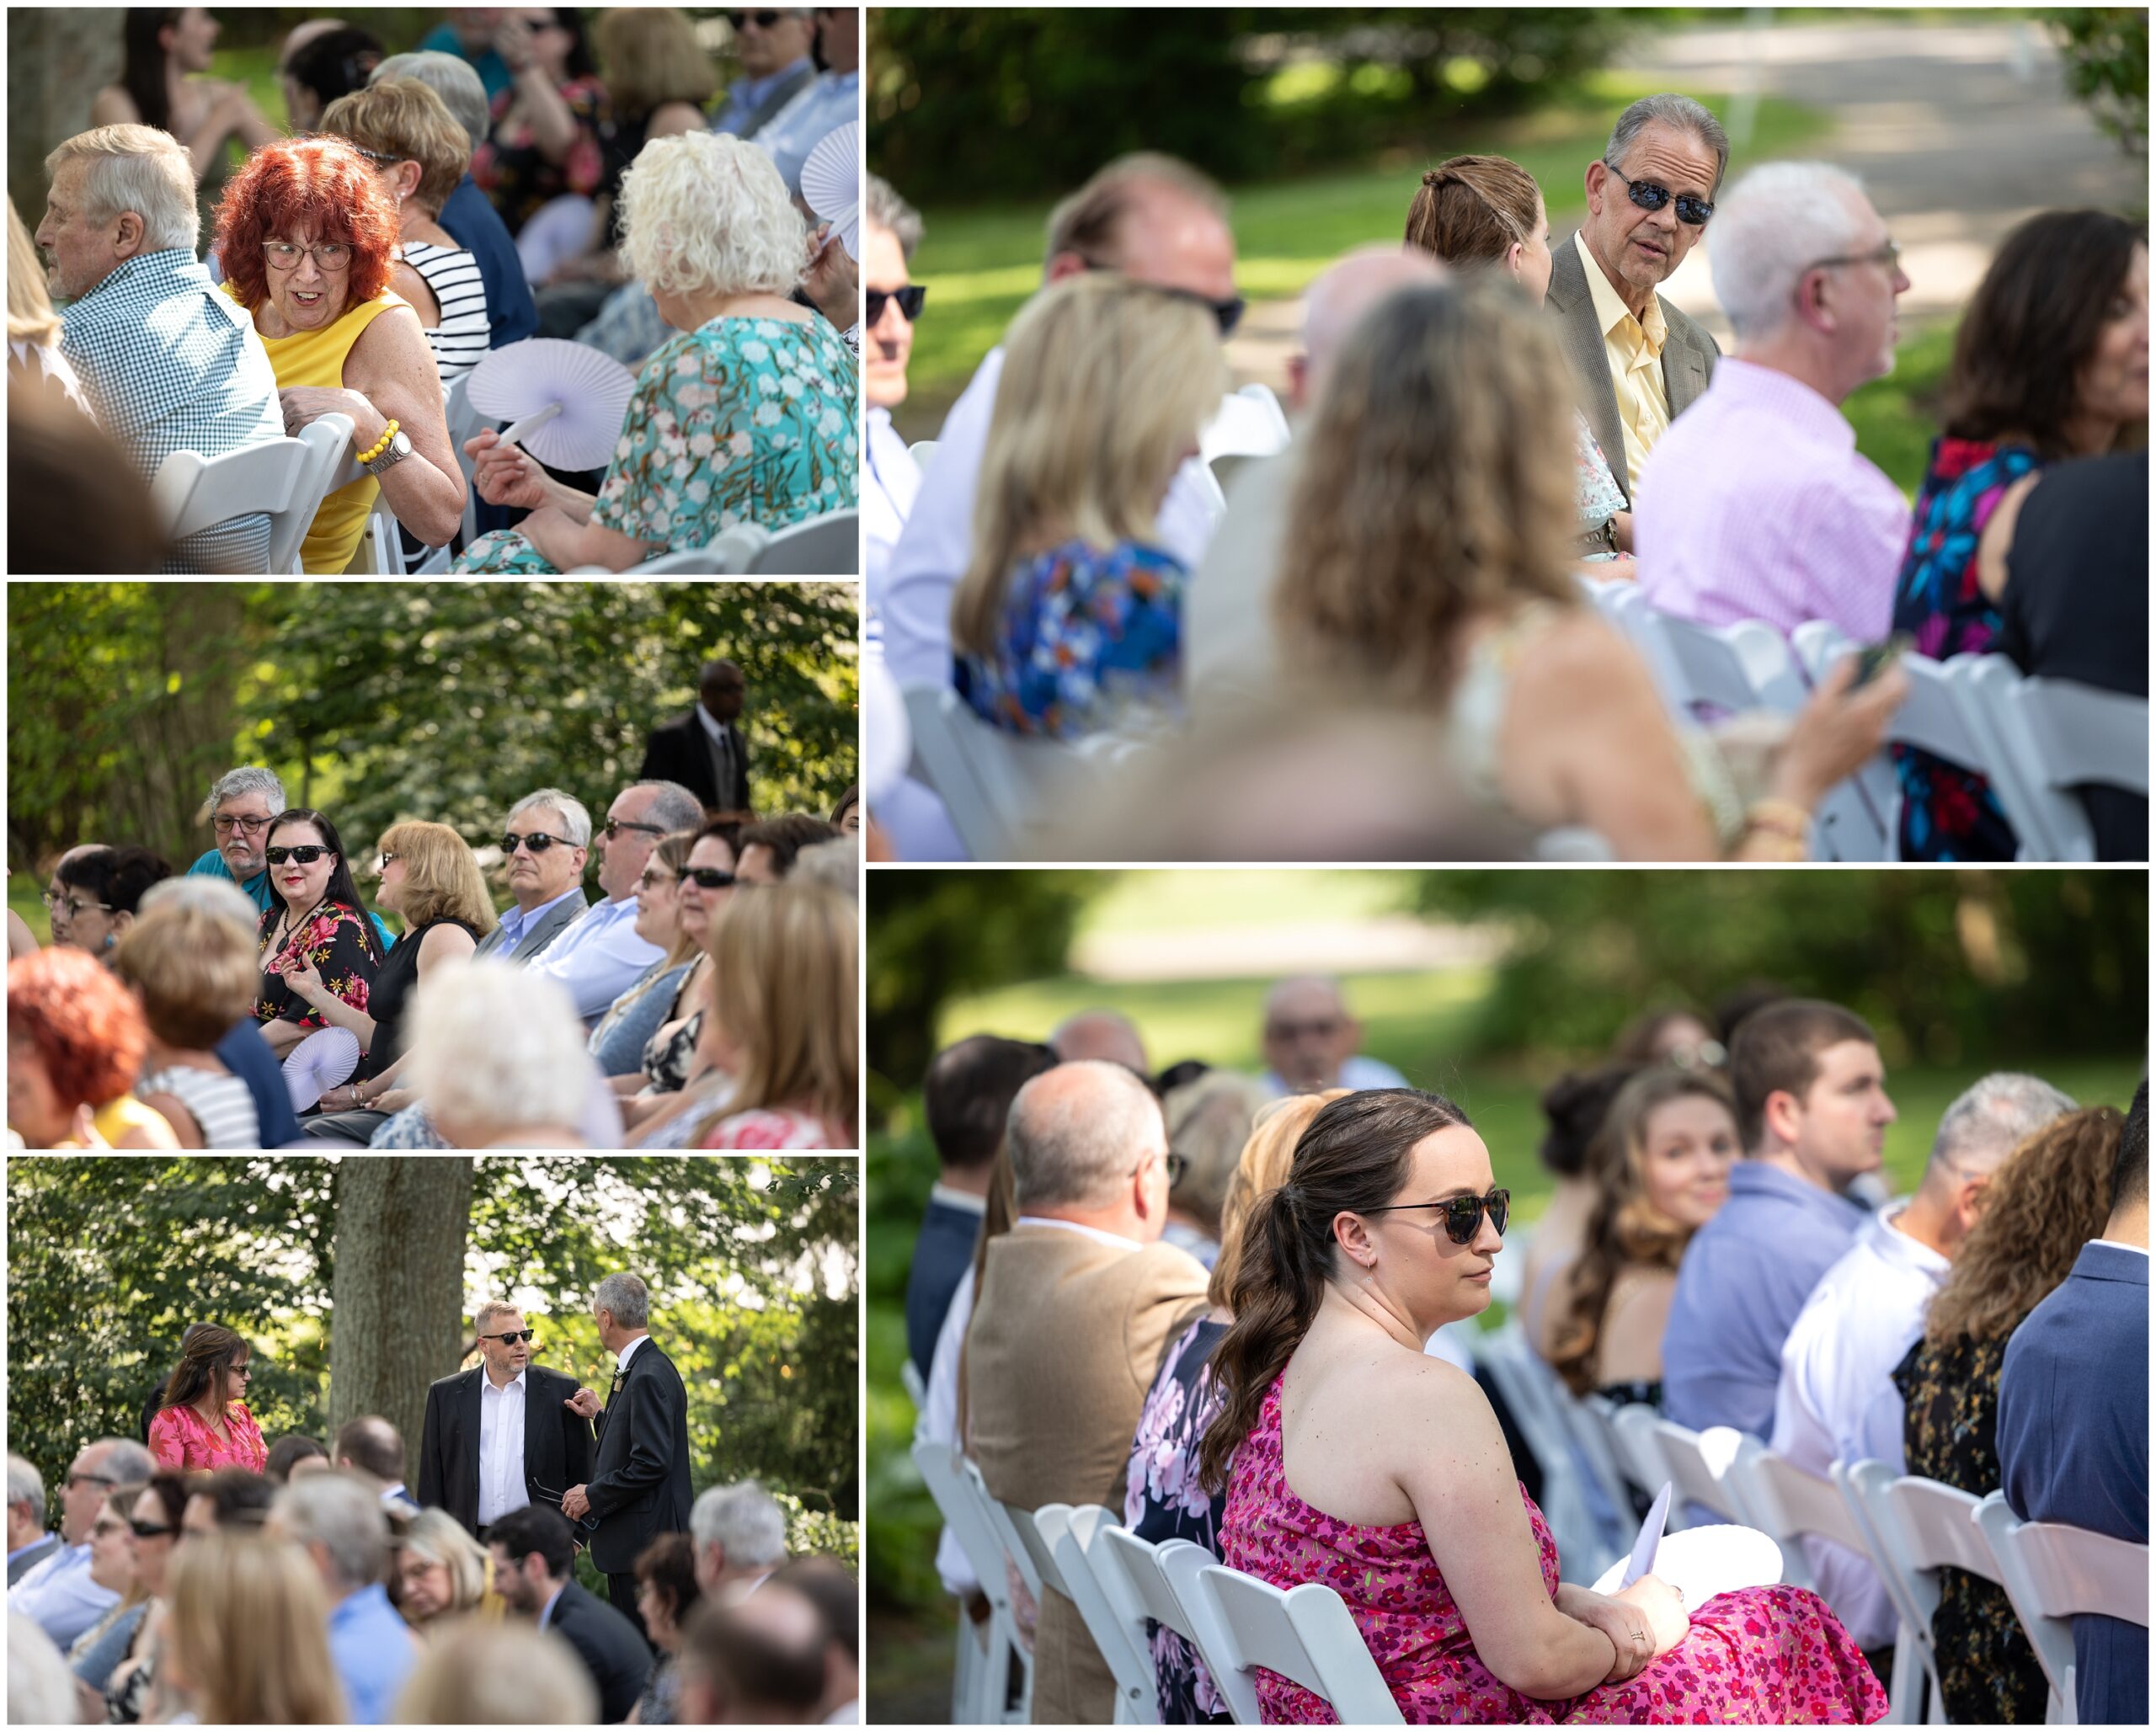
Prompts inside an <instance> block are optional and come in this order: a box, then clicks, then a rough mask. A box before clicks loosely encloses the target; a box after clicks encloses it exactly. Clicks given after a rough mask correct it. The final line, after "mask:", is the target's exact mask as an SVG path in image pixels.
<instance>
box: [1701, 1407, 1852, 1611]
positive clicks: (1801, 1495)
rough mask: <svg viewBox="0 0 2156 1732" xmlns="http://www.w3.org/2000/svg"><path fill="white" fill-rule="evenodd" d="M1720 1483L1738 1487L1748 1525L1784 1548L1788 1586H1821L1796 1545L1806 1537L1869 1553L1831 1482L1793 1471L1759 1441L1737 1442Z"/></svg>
mask: <svg viewBox="0 0 2156 1732" xmlns="http://www.w3.org/2000/svg"><path fill="white" fill-rule="evenodd" d="M1724 1478H1725V1479H1729V1480H1733V1481H1734V1482H1735V1483H1736V1486H1737V1496H1738V1498H1739V1499H1741V1500H1742V1506H1743V1507H1744V1508H1745V1509H1747V1510H1748V1511H1750V1512H1751V1517H1752V1519H1751V1524H1750V1525H1751V1526H1753V1527H1756V1528H1758V1529H1759V1530H1760V1532H1763V1533H1764V1534H1765V1535H1766V1536H1767V1537H1768V1538H1769V1539H1771V1540H1772V1541H1774V1543H1775V1544H1777V1545H1778V1546H1780V1548H1782V1580H1784V1581H1785V1582H1788V1583H1789V1584H1790V1585H1792V1586H1794V1587H1800V1588H1812V1589H1817V1586H1818V1583H1817V1581H1816V1580H1813V1578H1812V1566H1811V1564H1809V1563H1808V1562H1807V1561H1806V1558H1805V1554H1804V1548H1803V1547H1802V1546H1801V1545H1799V1544H1798V1543H1797V1542H1798V1541H1799V1540H1801V1539H1803V1538H1805V1537H1807V1536H1808V1537H1814V1538H1818V1539H1830V1540H1833V1541H1834V1542H1835V1543H1837V1544H1839V1545H1844V1546H1847V1547H1848V1548H1849V1549H1850V1550H1851V1551H1853V1552H1861V1553H1865V1555H1866V1556H1869V1555H1870V1551H1871V1546H1870V1539H1869V1537H1868V1536H1867V1535H1866V1534H1865V1531H1864V1529H1863V1528H1862V1527H1860V1526H1859V1525H1858V1522H1857V1519H1856V1513H1855V1511H1853V1510H1851V1509H1850V1507H1849V1504H1848V1502H1847V1501H1846V1500H1844V1498H1843V1496H1842V1494H1841V1492H1840V1490H1838V1488H1837V1487H1836V1486H1835V1484H1834V1482H1833V1480H1831V1479H1821V1478H1820V1477H1819V1476H1818V1475H1817V1474H1807V1473H1806V1472H1805V1471H1804V1469H1803V1468H1798V1467H1793V1466H1792V1465H1790V1463H1788V1462H1787V1461H1785V1460H1784V1459H1783V1458H1781V1457H1780V1456H1778V1455H1776V1454H1775V1453H1774V1452H1773V1451H1772V1450H1770V1449H1769V1448H1768V1447H1766V1445H1765V1444H1764V1443H1762V1442H1759V1440H1758V1438H1756V1437H1749V1436H1747V1437H1741V1438H1740V1440H1739V1442H1738V1443H1737V1452H1736V1454H1735V1455H1734V1456H1732V1458H1731V1459H1730V1463H1729V1466H1728V1468H1727V1470H1726V1473H1725V1474H1724Z"/></svg>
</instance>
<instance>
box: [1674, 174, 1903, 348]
mask: <svg viewBox="0 0 2156 1732" xmlns="http://www.w3.org/2000/svg"><path fill="white" fill-rule="evenodd" d="M1863 197H1864V184H1863V183H1862V182H1861V181H1860V180H1859V179H1857V178H1856V176H1854V174H1851V173H1849V171H1848V170H1847V169H1845V168H1836V167H1835V166H1834V165H1833V163H1764V164H1762V165H1761V166H1760V167H1758V168H1754V169H1753V170H1751V171H1750V172H1749V173H1747V174H1746V175H1745V176H1744V177H1743V179H1741V180H1739V181H1738V182H1737V184H1736V185H1735V186H1733V187H1732V188H1731V189H1729V196H1728V197H1727V198H1726V199H1724V200H1722V201H1721V203H1720V204H1719V205H1716V207H1715V220H1714V232H1713V235H1712V236H1711V237H1710V239H1709V240H1708V242H1707V268H1708V269H1709V271H1710V273H1711V274H1713V277H1714V284H1715V299H1716V300H1717V301H1720V302H1721V310H1722V311H1723V312H1725V313H1726V314H1728V316H1729V323H1730V328H1731V329H1732V330H1733V331H1735V332H1736V333H1737V341H1738V342H1740V343H1746V342H1752V341H1754V340H1756V339H1757V338H1762V337H1766V336H1769V335H1771V334H1772V333H1774V332H1776V331H1778V330H1780V328H1782V326H1783V325H1784V324H1785V323H1786V322H1788V321H1789V319H1790V317H1791V315H1793V314H1794V313H1795V312H1796V293H1795V291H1796V285H1797V281H1798V280H1799V279H1800V278H1801V277H1802V276H1803V274H1804V273H1805V272H1806V270H1808V269H1811V268H1812V266H1813V265H1815V264H1817V263H1818V262H1819V261H1820V260H1821V259H1822V258H1837V257H1839V256H1841V255H1843V254H1844V253H1848V252H1849V251H1850V250H1851V249H1852V248H1854V246H1855V245H1856V243H1857V238H1858V232H1859V230H1860V228H1861V227H1862V226H1863V222H1864V219H1863V217H1862V216H1861V215H1860V205H1859V201H1860V200H1862V199H1863Z"/></svg>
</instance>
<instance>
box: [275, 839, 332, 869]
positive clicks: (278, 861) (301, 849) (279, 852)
mask: <svg viewBox="0 0 2156 1732" xmlns="http://www.w3.org/2000/svg"><path fill="white" fill-rule="evenodd" d="M336 851H337V850H335V849H334V848H325V847H324V846H323V845H322V844H321V843H319V842H302V843H301V844H300V845H298V846H297V847H296V848H265V849H264V850H263V851H262V852H263V858H264V859H265V860H267V861H269V862H270V865H271V866H282V865H284V863H285V862H286V861H288V860H296V861H298V862H299V863H300V864H301V865H302V866H312V865H313V864H314V863H315V861H318V860H319V859H321V858H322V856H323V855H325V854H334V853H335V852H336Z"/></svg>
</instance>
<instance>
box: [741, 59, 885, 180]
mask: <svg viewBox="0 0 2156 1732" xmlns="http://www.w3.org/2000/svg"><path fill="white" fill-rule="evenodd" d="M860 117H861V73H860V72H859V71H858V70H855V71H853V72H822V73H819V74H818V75H817V77H815V78H814V80H812V81H811V82H810V83H809V85H808V87H807V88H805V89H803V91H802V92H801V93H800V94H799V95H798V96H796V97H795V98H794V99H793V100H792V102H790V103H788V104H787V105H786V106H785V107H784V108H782V109H780V110H779V111H778V113H777V114H776V115H775V116H774V117H773V118H772V120H771V124H770V125H767V126H766V127H764V128H763V129H762V130H761V131H759V132H758V133H757V134H756V136H755V138H754V139H752V140H751V141H750V142H751V143H753V144H755V145H757V146H760V147H761V148H763V149H764V150H766V151H768V152H771V161H772V163H775V164H776V166H777V168H778V172H779V175H780V177H781V179H783V180H784V181H785V182H786V189H787V191H788V192H790V193H798V192H799V191H800V190H801V165H802V164H803V163H805V162H807V161H808V160H809V152H811V151H813V150H814V149H815V148H816V141H817V140H818V139H819V138H821V137H822V136H824V135H825V133H826V132H830V131H833V130H835V128H837V127H841V126H843V125H846V122H847V121H849V120H858V119H860Z"/></svg>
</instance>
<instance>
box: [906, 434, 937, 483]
mask: <svg viewBox="0 0 2156 1732" xmlns="http://www.w3.org/2000/svg"><path fill="white" fill-rule="evenodd" d="M936 445H937V441H936V440H932V439H917V440H915V441H914V442H913V443H912V444H911V445H908V446H907V447H906V455H907V456H909V457H911V458H912V459H913V466H914V467H915V468H916V469H918V470H919V471H920V472H921V473H922V474H923V475H926V474H927V473H928V466H929V464H930V462H931V461H933V459H934V458H935V456H936Z"/></svg>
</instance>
